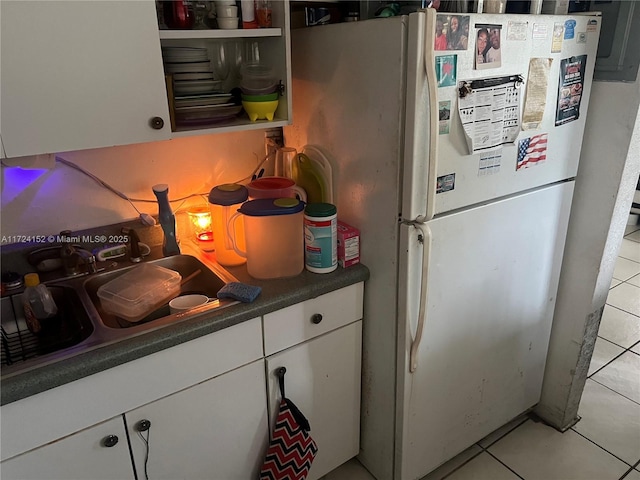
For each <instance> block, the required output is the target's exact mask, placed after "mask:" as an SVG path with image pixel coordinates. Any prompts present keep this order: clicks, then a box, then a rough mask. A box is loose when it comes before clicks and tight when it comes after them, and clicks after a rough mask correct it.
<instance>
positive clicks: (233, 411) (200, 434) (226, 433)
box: [125, 359, 268, 480]
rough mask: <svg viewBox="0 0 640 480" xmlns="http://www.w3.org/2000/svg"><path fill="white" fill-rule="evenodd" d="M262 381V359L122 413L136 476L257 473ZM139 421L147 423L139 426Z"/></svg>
mask: <svg viewBox="0 0 640 480" xmlns="http://www.w3.org/2000/svg"><path fill="white" fill-rule="evenodd" d="M264 386H265V378H264V360H262V359H261V360H258V361H256V362H254V363H251V364H249V365H246V366H244V367H241V368H238V369H237V370H233V371H231V372H228V373H225V374H224V375H220V376H219V377H216V378H213V379H211V380H208V381H206V382H203V383H200V384H198V385H195V386H193V387H190V388H187V389H185V390H183V391H181V392H178V393H175V394H173V395H170V396H168V397H165V398H162V399H160V400H157V401H155V402H152V403H150V404H148V405H144V406H142V407H140V408H138V409H136V410H133V411H131V412H128V413H127V414H125V417H126V420H127V428H128V431H129V436H130V439H131V447H132V451H133V457H134V462H135V465H136V470H137V473H138V479H140V480H143V479H145V478H149V479H153V480H161V479H167V480H175V479H179V478H180V479H205V478H208V479H212V480H218V479H219V480H234V479H237V480H247V479H250V478H257V477H258V472H259V470H260V466H261V465H262V461H263V457H264V453H265V451H266V448H267V442H268V424H267V411H266V409H265V405H266V393H265V387H264ZM142 421H148V422H150V427H149V428H148V430H146V431H143V432H140V431H139V430H140V426H141V425H144V424H143V423H141V422H142ZM143 428H144V427H143ZM147 435H148V441H149V446H148V448H149V449H148V460H147V444H146V439H147ZM145 463H146V467H145ZM145 471H146V473H145Z"/></svg>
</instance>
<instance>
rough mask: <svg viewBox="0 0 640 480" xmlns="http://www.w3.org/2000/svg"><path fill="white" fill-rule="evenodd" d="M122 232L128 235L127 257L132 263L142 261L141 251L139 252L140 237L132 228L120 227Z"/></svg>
mask: <svg viewBox="0 0 640 480" xmlns="http://www.w3.org/2000/svg"><path fill="white" fill-rule="evenodd" d="M121 232H122V233H124V234H125V235H127V236H128V237H129V243H128V248H129V259H130V260H131V261H132V262H133V263H140V262H141V261H142V253H140V238H139V237H138V234H137V233H136V231H135V230H134V229H133V228H127V227H122V230H121Z"/></svg>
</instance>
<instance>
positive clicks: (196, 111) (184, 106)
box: [174, 93, 242, 126]
mask: <svg viewBox="0 0 640 480" xmlns="http://www.w3.org/2000/svg"><path fill="white" fill-rule="evenodd" d="M174 103H175V113H176V124H177V125H182V126H192V125H211V124H215V123H218V122H223V121H227V120H232V119H233V118H234V117H236V116H237V115H238V114H239V113H240V112H241V111H242V105H236V102H235V101H234V98H233V95H231V94H228V93H209V94H201V95H186V96H178V97H175V102H174Z"/></svg>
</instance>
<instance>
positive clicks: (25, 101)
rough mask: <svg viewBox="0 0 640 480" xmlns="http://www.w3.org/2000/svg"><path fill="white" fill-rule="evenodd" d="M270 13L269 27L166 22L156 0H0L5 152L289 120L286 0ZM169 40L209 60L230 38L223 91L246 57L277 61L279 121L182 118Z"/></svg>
mask: <svg viewBox="0 0 640 480" xmlns="http://www.w3.org/2000/svg"><path fill="white" fill-rule="evenodd" d="M272 18H273V27H272V28H260V29H247V30H243V29H235V30H220V29H206V30H164V29H162V30H161V29H160V28H159V26H158V18H157V10H156V3H155V2H154V1H153V0H136V1H131V0H95V1H93V0H92V1H89V0H80V1H63V0H48V1H32V0H29V1H24V0H2V1H0V27H1V28H0V41H1V44H2V58H1V61H0V68H1V73H2V76H1V80H0V101H1V104H0V106H1V115H0V139H1V140H2V149H1V150H0V158H1V157H21V156H27V155H38V154H47V153H58V152H64V151H70V150H83V149H89V148H101V147H108V146H114V145H127V144H133V143H144V142H153V141H158V140H166V139H170V138H175V137H182V136H189V135H200V134H206V133H222V132H228V131H241V130H253V129H262V128H272V127H278V126H284V125H287V124H290V123H291V92H290V91H289V90H290V85H291V68H290V65H291V53H290V38H289V2H288V1H287V0H284V1H274V2H273V13H272ZM167 46H188V47H205V48H206V49H207V50H208V54H209V57H210V58H211V60H215V58H216V55H217V52H219V51H220V49H221V48H223V47H224V52H225V54H226V57H227V58H226V60H227V62H228V64H229V68H230V76H229V77H228V78H227V79H226V81H225V82H224V88H223V89H221V90H222V91H224V92H225V93H226V92H229V91H230V90H231V89H232V88H233V87H235V86H238V84H239V79H238V71H239V64H240V63H241V62H243V61H246V60H259V61H260V62H261V63H264V64H266V65H269V66H270V67H272V68H273V71H274V73H275V75H276V76H277V80H278V81H280V82H282V85H283V87H284V95H283V96H281V97H280V99H279V104H278V108H277V110H276V112H275V117H274V119H273V121H267V120H258V121H255V122H252V121H250V119H249V117H248V116H247V114H246V113H244V112H239V113H238V115H236V116H234V117H233V118H226V119H224V120H223V121H215V122H209V123H207V122H199V121H196V122H191V123H189V124H188V125H182V126H180V125H176V123H175V122H172V117H171V115H173V113H174V111H173V104H174V102H173V98H172V97H171V93H170V92H167V80H168V79H167V78H165V68H164V65H163V58H162V48H161V47H167ZM240 52H242V54H240ZM212 64H213V62H212ZM212 70H213V67H212ZM213 73H216V72H215V71H214V72H213ZM194 102H195V104H197V101H194ZM170 106H171V107H170ZM239 108H240V107H237V109H239ZM170 110H171V114H170ZM172 123H173V131H172Z"/></svg>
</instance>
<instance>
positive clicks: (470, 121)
mask: <svg viewBox="0 0 640 480" xmlns="http://www.w3.org/2000/svg"><path fill="white" fill-rule="evenodd" d="M500 82H501V79H499V78H494V79H484V80H482V81H478V80H474V81H472V82H469V83H467V82H461V88H460V90H461V91H462V90H463V89H464V88H465V86H466V92H465V93H464V94H463V93H461V94H460V98H459V99H458V113H459V115H460V120H461V121H462V127H463V129H464V133H465V137H466V139H467V145H468V147H469V153H470V154H474V153H478V152H482V151H485V150H489V149H493V148H497V147H499V146H500V145H504V144H507V143H513V142H515V140H516V138H517V137H518V134H519V133H520V123H521V122H520V102H521V90H522V88H521V86H520V83H518V82H514V81H511V80H509V79H507V80H506V81H504V82H502V83H500ZM483 84H484V85H483Z"/></svg>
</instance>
